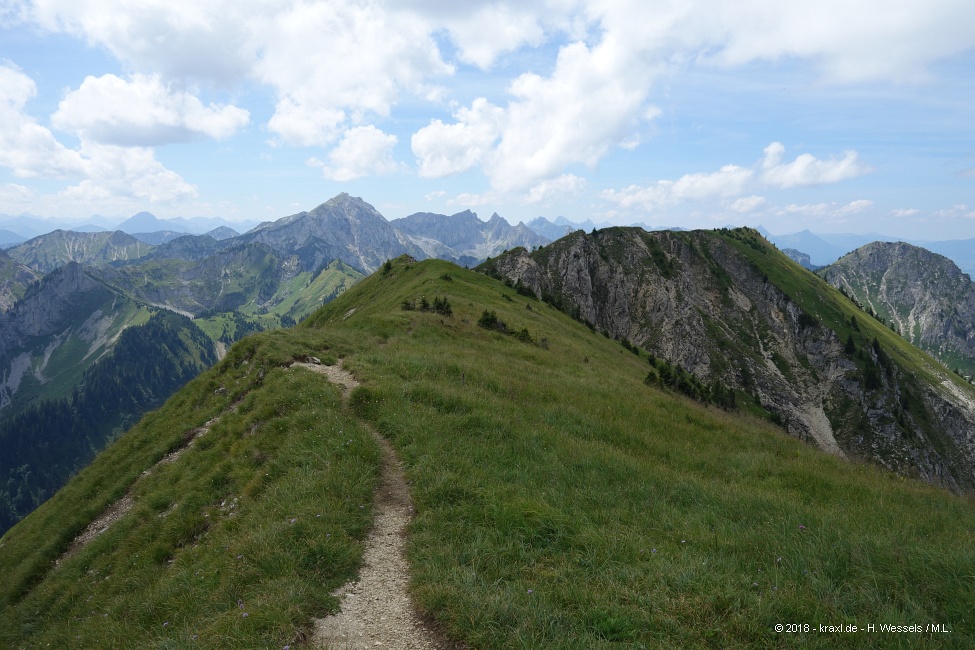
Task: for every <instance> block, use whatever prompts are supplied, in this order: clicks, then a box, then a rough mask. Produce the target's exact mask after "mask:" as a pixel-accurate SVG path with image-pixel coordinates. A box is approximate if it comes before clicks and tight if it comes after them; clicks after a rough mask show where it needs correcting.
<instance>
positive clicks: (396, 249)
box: [227, 193, 426, 273]
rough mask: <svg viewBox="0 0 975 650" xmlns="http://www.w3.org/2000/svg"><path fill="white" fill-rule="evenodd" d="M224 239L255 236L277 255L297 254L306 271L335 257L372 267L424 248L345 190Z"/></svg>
mask: <svg viewBox="0 0 975 650" xmlns="http://www.w3.org/2000/svg"><path fill="white" fill-rule="evenodd" d="M227 241H232V242H234V243H235V244H247V243H251V242H257V243H261V244H265V245H266V246H268V247H269V248H271V249H272V250H273V251H274V252H275V253H278V254H279V255H282V256H287V255H296V256H297V258H298V260H299V264H300V268H301V269H302V270H306V271H315V270H318V269H320V268H322V266H324V265H326V264H328V263H329V262H331V261H332V260H340V261H342V262H344V263H345V264H348V265H349V266H352V267H353V268H356V269H359V270H360V271H363V272H366V273H371V272H372V271H375V270H376V269H377V268H379V265H380V264H382V263H383V262H385V261H386V260H388V259H392V258H394V257H398V256H399V255H403V254H407V255H413V256H414V257H420V258H423V257H426V255H425V254H424V252H423V249H421V248H420V247H419V246H417V245H416V244H415V243H413V242H412V241H411V240H410V238H409V237H407V236H406V235H405V234H403V233H401V232H399V231H397V230H396V229H395V228H394V227H393V226H392V225H391V224H390V223H389V222H388V221H386V218H385V217H383V216H382V215H381V214H380V213H379V212H378V211H377V210H376V209H375V208H374V207H372V206H371V205H369V204H368V203H366V202H365V201H363V200H362V199H360V198H356V197H351V196H349V195H348V194H344V193H343V194H339V195H338V196H336V197H334V198H332V199H331V200H329V201H327V202H325V203H323V204H321V205H320V206H318V207H317V208H315V209H314V210H312V211H310V212H299V213H298V214H293V215H291V216H290V217H284V218H283V219H279V220H278V221H275V222H272V223H269V224H263V225H261V226H258V227H257V228H255V229H254V230H252V231H250V232H248V233H245V234H243V235H241V236H240V237H235V238H233V239H232V240H227Z"/></svg>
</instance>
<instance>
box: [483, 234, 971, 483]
mask: <svg viewBox="0 0 975 650" xmlns="http://www.w3.org/2000/svg"><path fill="white" fill-rule="evenodd" d="M738 232H739V231H731V234H732V235H734V234H735V233H738ZM743 232H744V234H743V235H740V240H741V241H742V242H748V243H749V246H751V247H752V248H753V249H754V250H755V251H757V253H756V254H758V253H760V254H761V255H762V256H764V258H763V259H768V260H769V263H770V264H772V265H773V266H774V268H775V269H777V270H776V273H775V275H774V277H772V278H770V273H768V272H765V271H763V270H761V268H760V266H759V265H758V264H756V261H755V259H753V258H751V257H749V255H748V254H746V252H745V251H744V250H743V248H742V246H741V245H740V242H739V241H738V240H737V239H735V238H734V237H731V236H729V235H728V234H727V233H726V234H719V233H715V232H710V231H707V232H706V231H694V232H671V231H662V232H646V231H643V230H642V229H639V228H609V229H605V230H601V231H596V232H595V233H591V234H587V233H584V232H581V231H577V232H575V233H572V234H570V235H568V236H567V237H565V238H563V239H561V240H559V241H557V242H555V243H554V244H551V245H549V246H546V247H544V248H542V249H541V250H538V251H535V252H533V253H529V252H528V251H526V250H524V249H519V250H515V251H511V252H509V253H507V254H506V255H503V256H501V257H499V258H497V259H495V260H491V261H489V262H488V263H486V264H485V265H483V266H482V267H481V268H483V269H484V270H486V272H488V273H490V274H494V275H497V276H499V277H501V278H502V279H506V280H507V281H509V282H510V283H512V284H513V285H515V286H518V285H519V283H520V285H522V286H523V287H527V288H529V289H530V290H531V291H533V292H534V293H535V294H536V295H537V296H539V297H542V298H544V299H546V300H548V301H549V302H550V303H552V304H554V305H557V306H559V307H560V308H561V309H563V310H564V311H566V312H568V313H570V314H572V315H573V316H575V317H576V318H578V319H579V320H582V321H586V322H588V323H590V324H592V325H593V326H595V328H597V329H598V330H601V331H603V332H605V333H607V334H608V335H609V336H611V337H613V338H617V339H625V340H628V341H629V342H631V343H634V344H636V345H639V346H640V347H642V348H645V349H647V350H648V351H650V352H651V353H653V354H654V355H657V356H659V357H662V358H664V359H666V360H668V361H670V362H671V363H676V364H679V365H681V366H682V367H683V368H684V369H686V370H688V371H690V372H691V373H693V374H694V375H695V376H696V377H697V378H698V379H700V380H701V381H702V382H705V383H710V382H720V383H721V384H723V385H725V386H730V387H734V388H735V389H737V390H738V391H739V394H740V395H745V396H747V397H745V398H744V399H745V400H748V399H751V400H754V403H755V404H756V405H761V406H762V407H764V409H765V410H766V411H768V412H769V413H770V414H771V415H772V417H773V418H774V419H776V420H779V421H781V422H782V423H783V424H784V426H785V428H786V429H787V430H788V432H789V433H790V434H792V435H794V436H796V437H799V438H801V439H803V440H806V441H808V442H810V443H813V444H816V445H818V446H819V447H820V448H822V449H823V450H825V451H827V452H829V453H832V454H835V455H837V456H846V457H855V458H861V459H868V460H870V461H872V462H875V463H877V464H880V465H883V466H885V467H888V468H889V469H891V470H893V471H896V472H900V473H903V474H908V475H916V476H920V477H922V478H923V479H924V480H926V481H928V482H930V483H933V484H936V485H941V486H945V487H948V488H950V489H953V490H956V491H975V439H973V431H975V408H973V404H975V401H973V396H975V393H973V391H972V390H970V389H969V388H970V387H967V386H965V385H964V384H962V383H961V382H958V381H956V379H957V378H955V379H953V378H951V377H948V376H947V373H945V372H944V369H941V371H938V369H936V368H933V367H930V368H927V369H926V370H925V372H926V373H928V374H927V375H925V377H926V379H923V378H919V376H918V374H917V369H916V368H913V367H911V366H910V365H909V364H906V363H902V362H901V359H900V357H897V358H896V359H894V358H892V355H891V353H890V349H888V350H885V345H882V344H880V343H879V342H878V343H877V345H876V346H875V347H871V346H870V345H869V343H867V344H861V345H860V346H859V347H858V349H857V352H856V353H855V354H851V353H850V352H849V351H848V350H847V349H846V341H845V338H846V333H845V330H844V329H843V327H844V326H845V325H846V324H847V323H846V321H845V320H843V321H842V324H840V322H841V320H842V317H841V316H837V314H842V313H846V312H843V311H842V310H841V306H840V301H843V300H845V299H844V298H842V296H839V295H838V294H836V292H834V291H832V290H831V289H829V287H828V286H826V284H825V283H823V282H821V281H820V280H819V279H818V278H816V277H815V276H814V275H813V274H811V273H809V272H808V271H806V270H803V269H801V268H800V267H799V266H798V265H796V264H793V263H792V262H790V261H788V260H787V259H786V258H785V256H784V255H782V254H781V253H779V252H778V251H776V250H775V249H774V248H773V247H772V246H771V245H769V244H768V243H767V242H765V241H764V240H762V239H760V236H759V235H758V234H757V233H755V232H754V231H743ZM736 236H739V235H736ZM748 250H749V252H750V250H751V249H748ZM769 268H772V267H769ZM799 292H801V295H800V294H799ZM847 309H849V306H847ZM861 317H862V318H869V316H867V315H865V314H861ZM878 331H879V332H881V334H883V331H882V330H878ZM858 334H859V332H858ZM868 340H869V339H868ZM900 344H901V345H903V342H901V343H900ZM886 347H887V348H891V347H892V346H891V344H889V343H888V344H886ZM878 350H879V351H878ZM894 356H897V355H894ZM938 372H942V373H943V374H944V376H943V377H942V376H941V375H939V374H938ZM932 378H934V379H932ZM942 384H943V385H942Z"/></svg>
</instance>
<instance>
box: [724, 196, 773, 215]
mask: <svg viewBox="0 0 975 650" xmlns="http://www.w3.org/2000/svg"><path fill="white" fill-rule="evenodd" d="M763 205H765V197H763V196H743V197H741V198H740V199H735V200H734V201H732V202H731V205H729V206H728V208H729V209H730V210H732V211H733V212H738V213H741V214H744V213H746V212H752V211H754V210H757V209H758V208H760V207H762V206H763Z"/></svg>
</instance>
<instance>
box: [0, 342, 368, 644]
mask: <svg viewBox="0 0 975 650" xmlns="http://www.w3.org/2000/svg"><path fill="white" fill-rule="evenodd" d="M324 349H325V344H323V343H322V341H321V340H320V338H319V337H316V336H314V335H313V334H310V333H303V334H301V335H299V334H296V333H292V332H275V333H269V334H263V335H260V336H259V337H252V338H250V339H248V340H246V341H244V342H242V343H241V344H240V345H238V346H236V347H234V349H233V351H232V352H231V353H230V354H229V355H228V358H227V359H226V360H225V361H224V362H223V363H221V364H220V365H219V366H218V367H217V368H216V369H214V370H212V371H210V372H207V373H205V374H204V375H202V376H201V377H199V378H198V379H196V380H194V381H193V382H191V383H190V384H189V385H188V386H187V387H186V388H185V389H183V390H182V391H181V392H180V393H179V394H178V395H177V396H176V397H174V398H173V399H172V400H170V401H169V402H168V403H167V405H166V406H165V407H164V408H163V409H161V410H160V411H157V412H155V413H153V414H151V415H150V416H148V417H146V418H145V419H144V420H143V421H142V422H141V423H140V424H139V425H138V426H136V427H135V428H133V429H132V430H131V431H130V432H129V433H127V434H126V435H125V436H124V437H123V438H122V439H120V441H119V442H118V443H117V444H115V445H113V446H112V447H110V448H109V449H108V450H106V451H105V452H104V453H102V454H101V455H100V456H99V457H98V458H97V459H96V461H95V462H94V463H93V464H92V465H91V466H89V467H88V468H87V469H86V470H85V471H83V472H82V473H81V474H80V475H79V476H78V477H77V478H76V479H74V480H73V481H72V482H71V483H70V484H69V485H68V486H67V487H66V488H65V489H63V490H62V491H61V492H59V493H58V494H57V495H56V496H55V497H54V498H52V499H51V500H50V501H48V502H47V503H45V504H44V505H42V506H41V507H40V508H38V510H37V511H35V512H34V513H32V514H31V515H30V516H28V517H27V518H26V519H25V520H24V521H23V522H21V523H20V524H18V525H17V526H16V527H15V528H14V529H12V531H11V532H10V533H8V534H7V535H6V536H5V537H4V538H3V540H2V543H0V574H2V575H4V582H3V586H2V591H0V603H3V616H2V617H0V641H2V644H3V645H4V646H6V647H13V646H27V647H44V646H45V645H46V644H48V643H50V644H51V645H52V646H53V647H91V648H94V647H116V648H122V647H136V646H138V647H158V648H177V647H200V646H201V645H202V646H203V647H223V648H253V647H283V645H285V644H288V643H294V642H295V641H297V640H300V639H301V638H303V635H304V634H305V632H306V631H307V629H308V626H309V624H310V620H311V618H312V616H316V615H321V614H322V613H323V612H325V611H327V610H329V609H334V608H335V607H336V605H337V603H336V602H335V601H334V599H333V598H331V597H330V596H329V592H330V591H331V590H332V589H334V588H336V587H337V586H339V585H341V584H343V583H344V582H346V581H347V580H348V579H350V578H351V577H352V576H353V575H354V572H355V570H356V567H357V566H358V563H359V561H360V557H361V543H360V540H361V538H362V537H363V535H364V534H365V531H366V530H367V529H368V527H369V525H370V521H371V518H370V513H371V502H372V492H373V490H374V487H375V485H376V476H377V468H378V462H379V453H378V449H377V448H376V445H375V443H374V441H373V440H372V439H371V437H370V436H369V435H368V434H367V433H365V432H364V430H363V429H362V427H361V426H360V425H358V424H357V423H356V422H355V421H354V420H352V419H349V418H348V417H347V416H346V415H344V414H343V412H342V409H341V408H340V405H339V394H338V391H337V390H336V389H335V388H334V387H332V386H330V385H328V384H327V382H324V381H323V380H322V378H321V377H320V376H318V375H316V374H313V373H310V372H308V371H306V370H301V369H294V370H291V369H286V368H284V367H282V366H284V365H285V364H287V363H288V362H290V361H291V360H292V359H294V358H296V357H300V356H303V355H307V354H309V353H311V352H314V353H316V354H318V355H320V356H323V357H325V358H326V361H328V360H331V361H334V357H332V358H331V359H329V358H328V357H327V354H328V353H327V352H325V353H323V352H322V350H324ZM211 420H215V422H214V423H213V424H212V425H211V426H210V428H209V431H207V432H206V433H205V434H203V435H201V436H200V437H199V438H198V439H196V441H195V442H194V444H193V445H192V446H191V447H189V448H188V449H186V450H185V452H184V453H183V454H182V456H181V457H180V458H179V460H178V461H176V462H172V463H163V464H158V465H157V463H158V461H159V460H160V459H162V458H163V457H164V456H165V455H166V454H167V453H170V452H172V451H174V450H177V449H179V448H180V447H182V446H183V445H184V444H185V441H186V439H187V437H188V436H191V435H192V433H193V432H195V431H198V430H199V429H200V428H201V427H203V426H204V425H205V423H206V422H208V421H211ZM150 468H154V469H152V471H151V472H150V473H149V474H147V475H143V472H144V471H145V470H148V469H150ZM127 492H128V494H129V495H130V496H131V497H132V498H133V500H134V506H133V507H132V510H131V511H130V512H129V513H128V514H127V515H125V516H124V517H122V518H121V519H120V520H119V521H118V522H117V523H115V524H114V525H113V526H112V527H110V528H109V529H108V531H107V532H105V533H103V534H102V535H100V536H99V537H97V538H95V540H94V541H92V542H91V543H90V544H89V545H87V546H85V547H83V548H82V549H81V550H80V551H78V552H77V553H76V554H74V555H72V556H70V557H69V558H67V559H65V560H63V561H62V562H61V564H60V566H58V567H56V568H55V567H54V566H53V562H54V560H56V559H57V558H58V557H59V556H61V554H62V553H63V552H64V551H65V549H67V548H68V545H69V544H70V543H71V540H72V539H73V538H74V537H75V536H76V535H77V534H78V533H80V532H81V531H82V530H83V529H84V528H85V526H86V525H87V524H88V522H90V521H92V520H93V519H94V518H95V517H97V516H98V515H99V514H100V513H101V512H103V511H104V510H105V509H106V508H107V507H108V506H109V505H111V504H112V503H114V502H115V501H117V500H118V499H120V498H121V497H122V496H124V495H125V494H126V493H127Z"/></svg>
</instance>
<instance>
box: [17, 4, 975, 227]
mask: <svg viewBox="0 0 975 650" xmlns="http://www.w3.org/2000/svg"><path fill="white" fill-rule="evenodd" d="M340 192H348V193H349V194H351V195H353V196H359V197H362V198H363V199H365V200H366V201H367V202H369V203H371V204H372V205H374V206H375V207H376V208H377V209H378V210H379V211H380V212H381V213H383V214H384V215H385V216H386V217H387V218H389V219H395V218H399V217H402V216H406V215H408V214H412V213H414V212H438V213H443V214H453V213H456V212H460V211H463V210H465V209H472V210H474V211H475V212H477V213H478V215H479V216H481V218H483V219H487V218H489V217H490V215H491V214H492V213H493V212H497V213H499V214H500V215H502V216H503V217H505V218H506V219H507V220H508V221H510V222H512V223H516V222H518V221H521V220H524V221H528V220H530V219H532V218H535V217H538V216H544V217H547V218H549V219H554V218H555V217H557V216H564V217H566V218H568V219H570V220H573V221H582V220H586V219H592V220H593V221H596V222H607V223H612V224H619V225H626V224H631V223H642V224H646V225H649V226H653V227H674V226H679V227H683V228H714V227H721V226H726V225H749V226H758V225H762V226H764V227H766V228H768V230H769V231H771V232H773V233H776V234H783V233H789V232H795V231H798V230H802V229H805V228H809V229H811V230H813V231H815V232H824V233H825V232H855V233H868V232H879V233H884V234H889V235H895V236H903V237H905V238H907V237H912V238H922V239H932V240H933V239H953V238H968V237H975V11H972V7H971V0H927V1H926V2H917V0H857V1H856V2H850V1H849V0H817V1H816V2H805V3H799V2H783V1H781V0H735V1H733V2H732V1H730V0H721V1H719V0H513V1H499V2H473V1H472V2H456V1H455V0H398V1H394V0H389V1H382V0H328V1H326V2H316V1H305V0H284V1H280V0H276V1H260V0H208V1H207V2H200V1H199V0H111V1H110V0H34V1H24V0H0V213H3V214H8V215H18V214H32V215H38V216H43V217H60V218H72V219H74V218H76V219H78V220H81V221H84V220H86V219H89V218H90V217H91V215H102V216H103V217H106V218H108V219H109V220H112V219H114V220H116V221H120V220H121V219H123V218H125V217H128V216H131V215H132V214H134V213H136V212H139V211H143V210H146V211H149V212H152V213H153V214H155V215H156V216H159V217H163V218H167V217H176V216H183V217H194V216H216V217H223V218H226V219H229V220H231V221H238V220H251V221H264V220H269V219H277V218H280V217H283V216H286V215H289V214H293V213H295V212H299V211H302V210H310V209H312V208H314V207H315V206H317V205H318V204H320V203H322V202H324V201H326V200H328V199H329V198H331V197H332V196H334V195H336V194H338V193H340Z"/></svg>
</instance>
